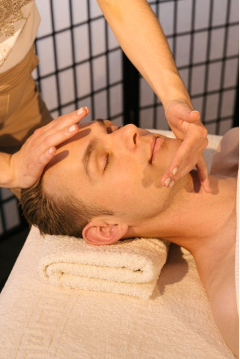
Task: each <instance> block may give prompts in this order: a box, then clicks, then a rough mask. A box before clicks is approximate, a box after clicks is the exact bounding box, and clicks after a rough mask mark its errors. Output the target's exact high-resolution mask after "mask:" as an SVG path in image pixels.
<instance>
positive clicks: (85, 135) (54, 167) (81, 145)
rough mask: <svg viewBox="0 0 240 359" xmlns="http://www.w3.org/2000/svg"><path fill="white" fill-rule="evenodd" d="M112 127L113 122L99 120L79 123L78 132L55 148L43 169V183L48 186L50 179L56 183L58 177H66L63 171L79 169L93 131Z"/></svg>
mask: <svg viewBox="0 0 240 359" xmlns="http://www.w3.org/2000/svg"><path fill="white" fill-rule="evenodd" d="M113 125H114V123H113V122H111V121H109V120H101V119H98V120H96V121H92V122H85V123H79V124H78V127H79V132H78V133H77V134H76V135H75V136H73V137H72V138H70V139H69V140H67V141H65V142H63V143H61V144H60V145H59V146H57V150H56V153H55V156H54V157H53V159H52V160H51V161H50V163H49V164H48V165H47V166H46V167H45V171H44V182H45V183H48V185H49V182H50V179H51V181H56V180H57V178H58V177H59V176H61V177H62V176H64V175H66V173H65V169H66V170H67V169H68V170H70V169H71V168H72V169H74V168H75V167H76V166H78V169H80V168H81V162H82V156H83V154H84V151H85V149H86V147H87V145H88V144H89V142H90V139H91V137H92V136H91V134H93V129H94V132H95V134H96V131H97V130H98V128H99V130H100V128H101V127H105V128H107V127H110V126H113Z"/></svg>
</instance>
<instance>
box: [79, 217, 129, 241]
mask: <svg viewBox="0 0 240 359" xmlns="http://www.w3.org/2000/svg"><path fill="white" fill-rule="evenodd" d="M127 230H128V225H127V224H124V223H115V224H112V223H111V224H109V223H105V222H102V221H92V222H89V223H88V224H87V225H86V226H85V227H84V229H83V231H82V234H83V238H84V239H85V241H87V242H88V243H90V244H95V245H102V244H112V243H115V242H117V241H118V240H119V239H121V238H122V237H123V236H124V235H125V234H126V233H127Z"/></svg>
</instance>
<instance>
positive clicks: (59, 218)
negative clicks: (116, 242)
mask: <svg viewBox="0 0 240 359" xmlns="http://www.w3.org/2000/svg"><path fill="white" fill-rule="evenodd" d="M42 177H43V176H42ZM42 177H41V178H40V179H39V180H38V182H37V183H36V184H35V185H33V186H32V187H31V188H28V189H23V190H22V192H21V199H20V204H21V206H22V210H23V214H24V216H25V218H26V220H27V221H28V223H29V224H30V225H34V226H37V227H38V228H39V230H40V233H41V234H55V235H68V236H74V237H82V230H83V228H84V227H85V226H86V224H87V223H88V222H90V220H91V219H92V218H94V217H97V216H100V215H113V211H111V210H105V209H103V208H96V207H95V206H93V205H86V204H84V203H83V202H81V201H80V200H79V199H75V198H74V199H73V198H72V196H71V195H69V194H65V193H64V194H62V195H61V196H59V195H58V196H56V195H54V196H50V195H47V194H46V193H45V192H44V190H43V186H42Z"/></svg>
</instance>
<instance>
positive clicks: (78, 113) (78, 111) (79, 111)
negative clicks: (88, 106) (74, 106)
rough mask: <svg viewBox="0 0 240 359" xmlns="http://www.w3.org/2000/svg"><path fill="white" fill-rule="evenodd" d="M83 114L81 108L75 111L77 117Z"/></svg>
mask: <svg viewBox="0 0 240 359" xmlns="http://www.w3.org/2000/svg"><path fill="white" fill-rule="evenodd" d="M83 114H84V108H83V107H81V108H80V109H79V110H77V115H83Z"/></svg>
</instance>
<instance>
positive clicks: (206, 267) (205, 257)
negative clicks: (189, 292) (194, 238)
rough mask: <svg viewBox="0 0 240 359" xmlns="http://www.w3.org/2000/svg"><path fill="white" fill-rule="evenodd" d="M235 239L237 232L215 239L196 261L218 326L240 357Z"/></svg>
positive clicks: (223, 336) (230, 346)
mask: <svg viewBox="0 0 240 359" xmlns="http://www.w3.org/2000/svg"><path fill="white" fill-rule="evenodd" d="M231 227H232V225H231ZM218 236H219V235H218ZM230 236H231V238H229V237H230ZM234 239H235V231H232V232H231V231H229V228H228V230H226V231H223V232H222V234H221V235H220V236H219V238H217V237H216V238H214V239H213V241H215V245H214V246H213V247H212V246H209V247H206V250H205V251H203V252H201V253H200V256H198V257H197V258H195V260H196V264H197V269H198V272H199V276H200V278H201V281H202V283H203V286H204V288H205V290H206V293H207V296H208V299H209V302H210V305H211V309H212V314H213V317H214V320H215V323H216V325H217V327H218V329H219V332H220V333H221V335H222V338H223V339H224V341H225V343H226V345H227V346H228V347H229V349H230V350H231V351H232V352H233V353H234V354H235V355H236V356H237V357H238V346H239V342H238V338H239V316H238V309H237V299H236V288H235V240H234ZM217 241H219V242H220V241H221V242H222V243H224V242H225V243H227V242H228V243H229V242H230V243H229V245H228V246H226V247H225V249H224V246H221V245H219V246H218V245H217ZM217 247H218V250H216V248H217Z"/></svg>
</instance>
